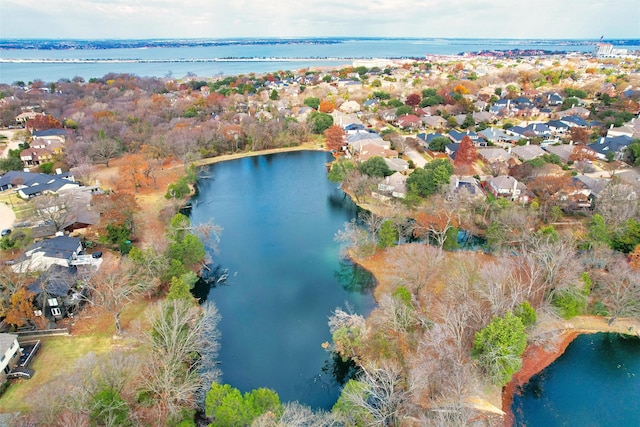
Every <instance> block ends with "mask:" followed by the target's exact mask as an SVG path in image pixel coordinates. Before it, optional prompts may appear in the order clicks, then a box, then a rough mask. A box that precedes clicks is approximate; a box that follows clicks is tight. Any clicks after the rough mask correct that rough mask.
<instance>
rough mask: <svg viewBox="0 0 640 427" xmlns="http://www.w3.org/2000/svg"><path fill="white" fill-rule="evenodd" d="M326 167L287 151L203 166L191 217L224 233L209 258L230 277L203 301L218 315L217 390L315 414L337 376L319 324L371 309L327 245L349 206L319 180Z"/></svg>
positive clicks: (331, 397) (332, 245) (361, 281)
mask: <svg viewBox="0 0 640 427" xmlns="http://www.w3.org/2000/svg"><path fill="white" fill-rule="evenodd" d="M330 159H331V155H329V154H327V153H324V152H294V153H283V154H277V155H266V156H259V157H251V158H244V159H240V160H233V161H228V162H223V163H218V164H214V165H211V166H210V167H207V168H205V169H204V170H203V171H202V173H203V174H205V175H207V176H210V177H209V178H205V179H201V180H200V182H199V183H198V189H199V194H198V196H197V197H195V198H194V200H193V204H194V208H193V212H192V214H191V219H192V221H193V222H194V223H202V222H206V221H210V220H211V221H213V222H215V223H216V224H219V225H221V226H222V227H223V228H224V231H223V233H222V236H221V237H222V239H221V242H220V245H219V249H220V253H219V255H215V254H213V259H214V268H218V269H219V270H226V271H228V274H229V278H228V280H227V282H226V284H224V285H220V286H217V287H214V288H212V289H211V291H210V292H209V294H208V299H209V300H214V301H215V303H216V305H217V307H218V309H219V310H220V312H221V314H222V321H221V322H220V330H221V333H222V339H221V351H220V362H221V363H220V368H221V369H222V372H223V380H224V382H226V383H229V384H231V385H232V386H234V387H237V388H239V389H240V390H241V391H243V392H244V391H248V390H251V389H254V388H257V387H269V388H272V389H274V390H275V391H276V392H278V394H279V395H280V397H281V399H282V400H283V401H294V400H297V401H300V402H302V403H304V404H307V405H310V406H312V407H314V408H324V409H330V408H331V406H332V405H333V404H334V403H335V401H336V400H337V397H338V395H339V391H340V384H339V382H340V381H344V369H346V368H345V367H344V366H342V365H341V364H340V363H338V362H339V358H338V360H335V359H334V358H333V357H332V355H331V353H329V352H327V351H326V350H325V349H323V348H322V347H321V345H322V343H323V342H325V341H329V342H330V341H331V334H330V333H329V328H328V325H327V321H328V318H329V316H330V315H331V313H332V311H333V310H335V309H336V307H339V306H340V307H343V308H345V307H346V305H347V304H349V305H350V306H351V307H352V308H353V309H354V310H355V311H356V312H359V313H363V314H368V313H369V312H370V310H371V309H372V308H373V306H374V300H373V298H372V295H371V288H372V286H373V285H374V282H373V279H372V277H371V275H370V274H368V273H366V272H364V271H363V270H361V269H359V268H357V267H355V266H354V265H353V264H351V263H350V262H348V261H346V260H344V259H342V258H341V256H340V251H341V249H342V247H341V246H340V245H339V244H338V243H336V242H335V241H334V235H335V233H336V232H337V231H338V230H340V229H341V228H342V227H343V225H344V223H345V222H347V221H349V220H351V218H353V217H354V216H355V215H356V207H355V206H354V205H353V203H352V202H351V201H350V200H349V199H348V198H345V197H344V194H343V193H342V192H341V191H339V190H338V189H337V188H336V185H335V184H334V183H331V182H329V181H328V180H327V178H326V169H325V163H326V162H327V161H329V160H330Z"/></svg>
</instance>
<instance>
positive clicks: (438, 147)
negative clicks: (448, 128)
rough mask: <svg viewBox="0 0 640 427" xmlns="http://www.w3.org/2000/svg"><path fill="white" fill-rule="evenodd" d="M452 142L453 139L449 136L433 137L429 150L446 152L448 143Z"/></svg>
mask: <svg viewBox="0 0 640 427" xmlns="http://www.w3.org/2000/svg"><path fill="white" fill-rule="evenodd" d="M450 143H451V140H450V139H449V138H447V137H445V136H439V137H437V138H433V139H432V140H431V142H429V150H431V151H439V152H441V153H444V151H445V149H446V147H447V145H448V144H450Z"/></svg>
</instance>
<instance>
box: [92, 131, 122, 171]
mask: <svg viewBox="0 0 640 427" xmlns="http://www.w3.org/2000/svg"><path fill="white" fill-rule="evenodd" d="M121 151H122V149H121V147H120V143H118V141H116V140H115V139H113V138H106V137H105V138H98V139H97V140H95V141H93V142H92V144H91V148H90V149H89V155H90V156H91V158H92V159H93V161H94V162H96V163H104V165H105V166H106V167H109V160H111V159H114V158H116V157H118V155H119V154H120V152H121Z"/></svg>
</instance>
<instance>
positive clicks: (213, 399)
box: [205, 383, 282, 427]
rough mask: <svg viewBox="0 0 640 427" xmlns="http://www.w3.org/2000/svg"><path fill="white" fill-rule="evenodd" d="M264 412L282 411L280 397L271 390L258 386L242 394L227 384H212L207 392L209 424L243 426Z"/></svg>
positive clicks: (249, 423) (278, 412)
mask: <svg viewBox="0 0 640 427" xmlns="http://www.w3.org/2000/svg"><path fill="white" fill-rule="evenodd" d="M266 412H271V413H273V414H274V415H276V416H278V415H279V414H280V413H281V412H282V404H281V403H280V397H279V396H278V394H277V393H276V392H274V391H273V390H269V389H266V388H258V389H255V390H252V391H250V392H247V393H245V394H244V395H242V393H240V390H238V389H237V388H234V387H231V386H230V385H229V384H224V385H223V384H216V383H214V384H212V385H211V389H210V390H209V391H208V392H207V397H206V401H205V414H206V416H207V417H208V418H210V419H212V423H211V424H210V425H211V426H220V427H236V426H237V427H244V426H248V425H251V423H252V422H253V420H255V419H256V418H258V417H259V416H261V415H262V414H264V413H266Z"/></svg>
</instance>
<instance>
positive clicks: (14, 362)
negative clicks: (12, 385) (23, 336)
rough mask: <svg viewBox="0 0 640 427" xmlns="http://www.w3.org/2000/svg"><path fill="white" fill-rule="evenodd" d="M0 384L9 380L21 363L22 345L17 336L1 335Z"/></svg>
mask: <svg viewBox="0 0 640 427" xmlns="http://www.w3.org/2000/svg"><path fill="white" fill-rule="evenodd" d="M0 355H2V359H0V384H3V383H4V382H5V381H6V380H7V375H8V374H9V372H11V370H12V369H13V368H15V367H16V366H18V362H19V361H20V356H21V355H22V353H21V352H20V344H18V336H17V335H16V334H5V333H2V334H0Z"/></svg>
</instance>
